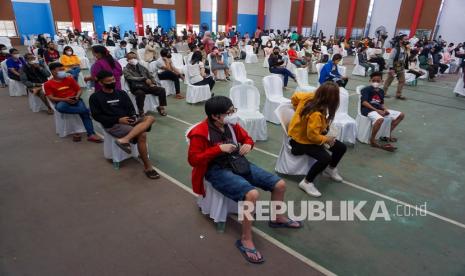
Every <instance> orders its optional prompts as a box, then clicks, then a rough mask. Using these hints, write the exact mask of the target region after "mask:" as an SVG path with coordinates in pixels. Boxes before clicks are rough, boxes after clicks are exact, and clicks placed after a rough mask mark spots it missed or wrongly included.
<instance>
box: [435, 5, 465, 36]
mask: <svg viewBox="0 0 465 276" xmlns="http://www.w3.org/2000/svg"><path fill="white" fill-rule="evenodd" d="M440 35H441V36H442V39H444V40H445V41H447V42H448V43H450V42H453V43H454V44H456V45H457V43H458V42H463V41H465V1H464V0H445V1H444V6H443V8H442V14H441V18H440V19H439V29H438V32H437V36H436V38H437V37H439V36H440Z"/></svg>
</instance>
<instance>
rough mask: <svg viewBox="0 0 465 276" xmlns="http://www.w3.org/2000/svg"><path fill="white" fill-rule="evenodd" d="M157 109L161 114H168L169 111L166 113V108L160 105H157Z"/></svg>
mask: <svg viewBox="0 0 465 276" xmlns="http://www.w3.org/2000/svg"><path fill="white" fill-rule="evenodd" d="M157 111H158V113H159V114H160V115H161V116H166V115H168V113H166V110H165V109H164V108H161V107H159V106H158V107H157Z"/></svg>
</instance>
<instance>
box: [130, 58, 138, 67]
mask: <svg viewBox="0 0 465 276" xmlns="http://www.w3.org/2000/svg"><path fill="white" fill-rule="evenodd" d="M128 62H129V64H131V65H134V66H135V65H137V64H138V63H139V61H138V60H137V59H135V58H133V59H130V60H129V61H128Z"/></svg>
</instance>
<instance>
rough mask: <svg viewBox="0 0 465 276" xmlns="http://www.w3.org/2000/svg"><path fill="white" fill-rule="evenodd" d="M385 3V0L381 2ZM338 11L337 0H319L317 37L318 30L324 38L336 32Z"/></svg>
mask: <svg viewBox="0 0 465 276" xmlns="http://www.w3.org/2000/svg"><path fill="white" fill-rule="evenodd" d="M383 1H386V0H383ZM338 11H339V0H321V1H320V9H319V10H318V27H317V30H316V33H317V35H318V34H319V33H320V30H322V31H323V34H324V35H325V36H326V37H329V36H330V35H334V32H335V31H336V21H337V13H338Z"/></svg>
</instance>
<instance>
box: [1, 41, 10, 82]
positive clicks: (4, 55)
mask: <svg viewBox="0 0 465 276" xmlns="http://www.w3.org/2000/svg"><path fill="white" fill-rule="evenodd" d="M9 57H10V53H9V52H8V49H7V48H6V46H5V45H3V44H0V63H2V62H3V61H4V60H7V59H8V58H9ZM5 87H6V81H5V76H3V70H1V69H0V88H5Z"/></svg>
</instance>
